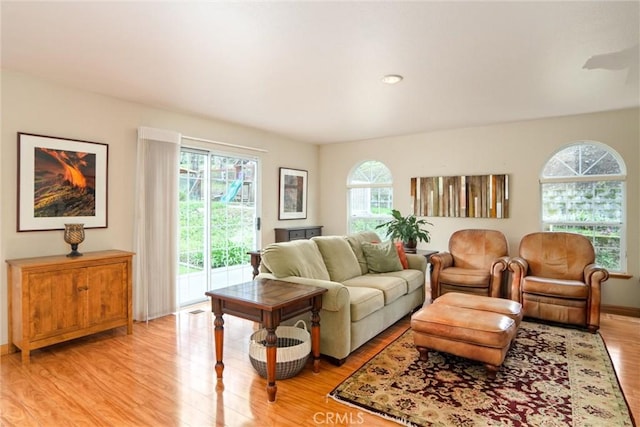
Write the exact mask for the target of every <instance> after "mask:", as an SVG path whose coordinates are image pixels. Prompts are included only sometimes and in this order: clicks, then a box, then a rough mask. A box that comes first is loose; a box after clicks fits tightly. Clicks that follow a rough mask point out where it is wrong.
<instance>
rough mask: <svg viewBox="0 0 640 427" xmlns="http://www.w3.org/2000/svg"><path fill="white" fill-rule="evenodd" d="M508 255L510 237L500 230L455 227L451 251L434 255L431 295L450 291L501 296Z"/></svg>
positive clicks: (451, 240)
mask: <svg viewBox="0 0 640 427" xmlns="http://www.w3.org/2000/svg"><path fill="white" fill-rule="evenodd" d="M508 255H509V246H508V244H507V239H506V238H505V237H504V234H502V233H501V232H500V231H496V230H473V229H470V230H459V231H456V232H455V233H453V234H452V235H451V237H450V238H449V251H448V252H439V253H437V254H434V255H431V258H430V262H431V265H432V270H431V299H432V300H435V299H436V298H438V297H439V296H440V295H442V294H445V293H447V292H463V293H470V294H476V295H484V296H490V297H500V295H501V293H502V292H501V288H502V283H503V277H504V276H505V275H504V272H505V271H506V270H507V268H508V263H509V257H508Z"/></svg>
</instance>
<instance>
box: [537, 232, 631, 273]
mask: <svg viewBox="0 0 640 427" xmlns="http://www.w3.org/2000/svg"><path fill="white" fill-rule="evenodd" d="M544 231H564V232H567V233H576V234H582V235H583V236H585V237H587V238H588V239H589V240H591V243H592V244H593V248H594V250H595V252H596V264H598V265H600V266H601V267H604V268H606V269H608V270H610V271H622V259H621V255H620V245H621V241H620V236H621V231H622V227H620V226H613V225H607V226H603V225H576V224H546V225H545V227H544Z"/></svg>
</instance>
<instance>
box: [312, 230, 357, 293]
mask: <svg viewBox="0 0 640 427" xmlns="http://www.w3.org/2000/svg"><path fill="white" fill-rule="evenodd" d="M311 240H313V241H314V242H315V243H316V245H318V249H319V250H320V254H321V255H322V259H323V260H324V265H325V267H326V268H327V271H328V272H329V277H331V280H333V281H334V282H343V281H345V280H348V279H351V278H352V277H356V276H360V274H361V273H360V264H358V259H357V258H356V255H355V254H354V253H353V250H352V249H351V246H350V245H349V242H347V240H346V239H345V238H344V237H342V236H317V237H313V238H311Z"/></svg>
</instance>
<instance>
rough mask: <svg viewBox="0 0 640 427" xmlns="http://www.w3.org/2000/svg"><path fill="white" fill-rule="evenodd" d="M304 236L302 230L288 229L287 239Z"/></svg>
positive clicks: (296, 238)
mask: <svg viewBox="0 0 640 427" xmlns="http://www.w3.org/2000/svg"><path fill="white" fill-rule="evenodd" d="M304 238H305V233H304V230H289V240H299V239H304Z"/></svg>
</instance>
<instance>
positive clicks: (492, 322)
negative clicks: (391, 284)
mask: <svg viewBox="0 0 640 427" xmlns="http://www.w3.org/2000/svg"><path fill="white" fill-rule="evenodd" d="M445 295H446V294H445ZM470 296H471V297H472V298H484V297H478V296H474V295H470ZM440 298H442V297H440ZM440 298H438V299H436V302H434V303H433V304H431V305H428V306H425V307H423V308H421V309H420V310H418V311H417V312H415V313H414V314H413V316H411V329H412V330H413V339H414V343H415V345H416V348H417V349H418V351H419V352H420V360H424V361H426V360H427V359H428V353H429V350H436V351H441V352H445V353H450V354H454V355H456V356H461V357H465V358H468V359H471V360H476V361H479V362H482V363H484V365H485V368H486V370H487V376H488V377H489V378H495V376H496V373H497V372H498V369H499V368H500V366H501V365H502V362H503V361H504V358H505V356H506V354H507V351H508V350H509V347H510V346H511V342H512V340H513V338H514V337H515V335H516V332H517V329H518V323H517V322H516V320H514V319H513V318H512V317H510V316H507V315H505V314H501V313H498V312H495V311H489V310H486V308H487V307H486V306H483V305H482V304H481V303H482V302H483V301H481V300H479V301H478V303H479V307H481V308H480V309H476V308H472V307H466V306H465V307H458V306H454V305H448V304H446V303H444V302H437V301H438V300H439V299H440ZM487 298H489V297H487ZM491 299H495V300H498V301H504V302H511V301H508V300H499V299H497V298H491ZM445 302H446V300H445ZM498 304H500V303H498ZM516 304H517V303H516ZM466 305H468V304H466ZM483 308H484V309H483ZM498 308H500V306H499V305H498V306H496V307H495V309H498ZM503 309H504V307H503ZM515 317H516V318H518V317H519V318H520V319H521V318H522V317H521V315H520V316H518V315H515Z"/></svg>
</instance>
